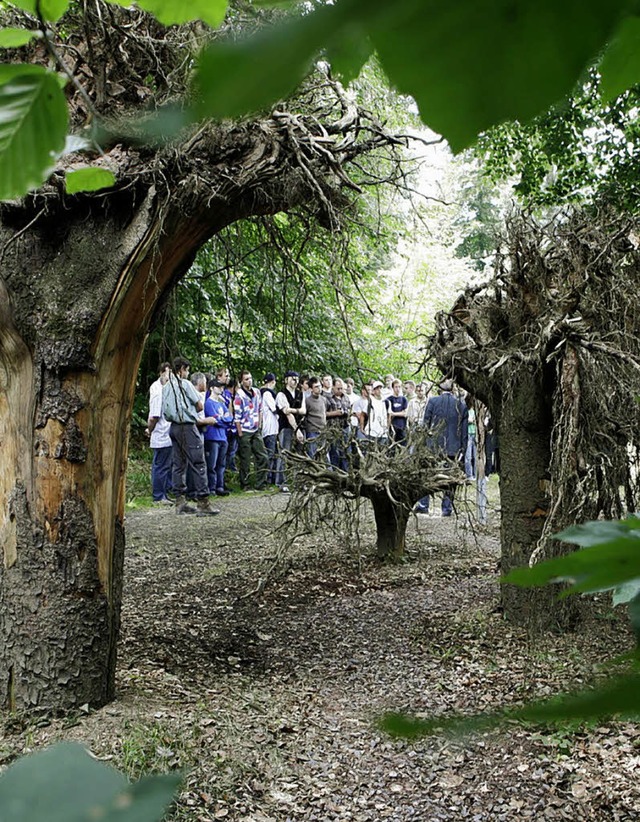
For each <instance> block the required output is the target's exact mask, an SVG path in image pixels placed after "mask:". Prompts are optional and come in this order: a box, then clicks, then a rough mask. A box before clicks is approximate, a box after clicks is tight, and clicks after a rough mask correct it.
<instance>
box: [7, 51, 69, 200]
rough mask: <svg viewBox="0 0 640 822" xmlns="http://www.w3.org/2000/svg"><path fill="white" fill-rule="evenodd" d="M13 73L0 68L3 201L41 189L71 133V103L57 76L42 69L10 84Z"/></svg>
mask: <svg viewBox="0 0 640 822" xmlns="http://www.w3.org/2000/svg"><path fill="white" fill-rule="evenodd" d="M10 68H12V67H9V66H0V83H1V85H0V200H8V199H13V198H15V197H22V196H23V195H24V194H26V193H27V191H29V190H30V189H32V188H37V187H38V186H40V185H41V184H42V183H43V182H44V181H45V180H46V179H47V177H48V176H49V174H50V173H51V171H52V170H53V167H54V164H55V161H56V159H57V157H59V156H60V153H61V152H62V151H63V149H64V144H65V138H66V133H67V119H68V117H67V103H66V100H65V97H64V94H63V93H62V90H61V88H60V85H59V83H58V79H57V77H56V75H55V74H52V73H50V72H47V71H45V70H44V69H40V70H39V71H33V70H32V71H29V72H24V73H17V74H16V75H14V76H13V77H12V78H11V79H8V80H6V81H5V80H3V75H4V77H5V78H6V77H7V76H8V75H10V74H11V72H10V71H7V69H10ZM38 68H39V67H37V66H33V67H32V69H38Z"/></svg>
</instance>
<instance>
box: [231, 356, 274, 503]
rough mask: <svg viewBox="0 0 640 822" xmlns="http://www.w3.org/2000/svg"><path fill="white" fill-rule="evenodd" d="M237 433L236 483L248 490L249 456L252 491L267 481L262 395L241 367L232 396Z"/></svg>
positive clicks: (262, 486)
mask: <svg viewBox="0 0 640 822" xmlns="http://www.w3.org/2000/svg"><path fill="white" fill-rule="evenodd" d="M233 409H234V416H235V422H236V431H237V433H238V457H239V459H240V472H239V473H240V487H241V488H242V490H243V491H249V490H250V488H249V474H250V471H251V458H252V457H253V463H254V465H255V469H256V491H264V488H265V485H266V483H267V466H268V464H269V460H268V459H267V452H266V450H265V447H264V443H263V441H262V396H261V394H260V392H259V391H258V390H257V389H256V388H254V387H253V377H252V375H251V371H242V372H241V374H240V385H239V386H238V389H237V391H236V395H235V398H234V400H233Z"/></svg>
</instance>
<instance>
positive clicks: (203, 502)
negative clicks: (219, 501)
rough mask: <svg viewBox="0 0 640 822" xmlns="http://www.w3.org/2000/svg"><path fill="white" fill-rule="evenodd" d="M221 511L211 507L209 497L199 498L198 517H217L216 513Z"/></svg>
mask: <svg viewBox="0 0 640 822" xmlns="http://www.w3.org/2000/svg"><path fill="white" fill-rule="evenodd" d="M219 513H220V511H219V510H218V509H217V508H212V507H211V503H210V502H209V498H208V497H204V498H203V499H199V500H198V510H197V511H196V516H197V517H215V515H216V514H219Z"/></svg>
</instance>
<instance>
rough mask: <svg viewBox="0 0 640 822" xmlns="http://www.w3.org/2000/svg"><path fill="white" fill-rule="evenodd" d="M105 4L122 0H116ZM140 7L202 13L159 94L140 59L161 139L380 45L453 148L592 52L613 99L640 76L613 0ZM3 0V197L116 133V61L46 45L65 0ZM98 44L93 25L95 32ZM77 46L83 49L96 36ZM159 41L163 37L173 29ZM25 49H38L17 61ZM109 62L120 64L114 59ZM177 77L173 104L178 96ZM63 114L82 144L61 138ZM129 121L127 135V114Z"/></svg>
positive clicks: (266, 102) (549, 93)
mask: <svg viewBox="0 0 640 822" xmlns="http://www.w3.org/2000/svg"><path fill="white" fill-rule="evenodd" d="M110 2H111V3H112V4H116V5H120V4H121V5H125V4H124V3H122V2H121V0H110ZM138 5H139V6H140V7H141V8H143V9H145V10H147V11H150V12H152V13H153V14H155V15H156V16H157V18H158V20H159V21H160V22H161V23H162V24H164V25H169V26H173V25H174V24H185V23H188V20H198V19H199V20H202V21H203V22H204V23H205V24H206V25H205V26H204V27H202V26H198V25H194V24H192V23H190V24H188V25H189V26H190V32H191V35H192V46H193V51H194V55H195V58H194V59H195V64H194V68H195V70H194V71H191V66H192V63H191V58H190V57H187V59H184V57H185V55H184V54H183V59H182V60H178V61H177V62H176V63H173V64H172V63H169V65H170V66H171V71H170V72H169V74H170V75H171V78H170V79H171V84H170V85H171V87H172V93H171V94H169V95H166V94H163V93H162V88H163V86H167V82H166V81H167V79H168V73H167V72H166V71H165V70H164V69H163V68H162V63H161V62H160V61H157V62H156V63H155V65H154V64H153V62H151V63H150V68H149V75H148V76H145V75H144V74H143V75H141V77H142V78H144V79H143V81H142V83H140V82H139V83H138V84H137V89H138V93H139V94H142V95H143V97H146V98H148V102H149V117H148V118H147V122H146V123H144V124H143V123H140V122H137V123H136V124H135V128H134V129H133V131H134V132H135V133H136V134H137V136H138V139H140V138H141V137H142V138H145V135H146V139H149V138H150V137H151V136H152V135H154V134H155V135H157V134H158V133H160V134H163V135H164V136H171V135H172V134H175V133H176V132H177V131H178V130H179V129H181V128H183V127H185V126H188V125H189V124H194V123H198V122H200V121H201V120H202V119H203V118H211V117H213V118H217V119H218V120H221V119H224V118H228V117H232V118H237V117H242V116H245V115H247V114H248V113H252V112H254V113H255V112H259V111H264V110H266V109H269V108H271V107H272V106H274V105H275V104H277V102H278V101H279V100H281V99H283V98H285V97H288V96H289V95H291V94H292V93H293V91H294V90H295V89H296V88H297V87H298V86H299V85H300V83H301V82H302V81H303V79H304V78H305V77H306V76H307V75H308V73H309V71H310V69H311V67H312V66H313V64H314V62H315V61H316V60H317V59H318V57H319V56H323V58H324V59H326V60H327V61H328V62H329V64H330V65H331V67H332V71H333V72H334V74H335V75H336V76H339V77H341V78H342V79H343V80H344V81H345V82H348V81H350V80H352V79H353V78H354V77H356V76H357V75H358V73H359V71H360V70H361V68H362V66H363V65H364V64H365V62H366V61H367V59H368V58H369V57H370V56H371V54H372V53H373V52H374V51H375V52H376V53H377V54H378V56H379V58H380V60H381V63H382V66H383V68H384V70H385V72H386V73H387V75H388V76H389V78H390V81H391V83H392V84H393V85H394V86H395V87H396V88H397V89H398V90H399V91H400V92H401V93H403V94H409V95H411V96H412V97H413V98H414V99H415V100H416V102H417V105H418V108H419V110H420V113H421V116H422V118H423V120H424V121H425V122H426V123H428V124H429V125H430V126H431V127H432V128H433V129H434V130H436V131H437V132H439V133H441V134H443V135H444V136H445V137H446V138H447V140H448V141H449V143H450V145H451V146H452V148H453V149H454V150H456V151H457V150H460V149H462V148H464V147H466V146H468V145H469V144H470V143H472V142H473V141H474V139H475V137H476V136H477V134H478V133H480V132H481V131H484V130H486V129H488V128H489V127H491V126H494V125H496V124H498V123H500V122H503V121H505V120H510V119H519V120H528V119H530V118H531V117H534V116H535V115H536V114H539V113H540V112H541V111H544V110H545V109H546V108H547V107H548V106H549V105H551V104H553V103H555V102H556V101H558V100H560V99H562V98H563V97H566V96H567V95H568V94H569V93H570V92H571V90H572V89H573V88H574V87H575V85H576V83H577V82H578V80H579V79H580V77H581V76H583V75H584V73H585V71H586V70H587V68H588V67H589V66H590V65H591V64H593V63H594V62H598V63H599V67H600V72H601V74H602V89H603V95H604V97H605V99H607V100H608V99H612V98H613V97H615V96H616V95H618V94H619V93H621V92H622V91H624V90H625V89H626V88H628V87H630V86H632V85H633V84H634V83H635V82H636V81H637V80H638V79H639V78H640V57H638V49H637V48H635V44H636V41H637V38H638V28H639V24H638V18H637V17H635V16H634V15H633V8H632V7H630V6H629V4H628V3H627V2H623V0H612V2H610V3H607V4H602V3H600V2H597V0H592V2H590V3H588V4H587V5H586V6H585V4H584V3H577V2H569V3H563V4H560V5H559V4H557V3H555V2H553V0H544V2H542V3H535V4H533V3H531V2H526V0H519V2H516V3H513V2H510V3H506V2H504V3H502V2H501V3H495V2H491V0H483V2H470V0H467V1H466V2H462V3H456V4H455V5H450V4H449V5H447V4H443V3H437V2H432V0H399V2H396V3H394V4H393V5H392V6H391V5H389V4H388V3H386V2H382V0H366V1H365V0H339V2H336V3H323V2H316V3H314V4H313V6H312V7H311V8H309V7H308V6H302V7H299V6H298V5H297V4H296V3H284V4H282V3H278V4H277V5H279V6H284V7H285V8H286V9H287V11H286V12H282V11H279V12H277V13H274V12H272V11H269V12H268V13H267V12H266V11H265V9H266V7H268V6H270V5H272V4H271V3H269V2H262V0H256V2H254V3H253V4H249V5H248V7H247V8H249V9H252V10H253V12H254V16H255V13H257V14H258V15H259V16H262V17H264V16H268V17H275V18H276V23H275V24H274V25H271V26H268V27H263V26H258V27H257V30H256V31H255V32H254V33H253V34H252V35H250V36H249V37H246V36H244V37H242V36H241V37H238V36H236V32H235V30H234V26H233V25H232V23H233V14H230V15H229V16H228V17H227V21H228V22H227V24H226V26H225V28H223V30H222V31H221V35H220V36H215V37H212V36H211V34H210V33H209V31H208V30H207V27H208V26H211V27H214V28H215V27H217V26H219V25H220V24H221V23H222V21H223V19H225V14H226V12H227V6H226V3H225V2H224V0H217V2H207V1H206V0H201V2H199V3H193V4H190V7H189V13H188V14H187V13H185V6H184V4H183V3H181V2H178V1H177V0H142V2H140V3H139V4H138ZM107 8H109V7H107ZM111 8H112V9H114V5H112V6H111ZM2 9H3V20H4V22H5V28H4V29H2V30H1V31H0V47H4V48H5V49H7V56H8V57H9V61H10V63H9V64H5V65H3V66H1V67H0V68H1V71H0V110H2V111H3V116H2V124H3V125H2V130H1V131H0V180H1V181H2V185H1V188H0V198H2V199H7V198H13V197H17V196H21V195H22V194H24V193H26V192H27V191H28V190H30V189H31V188H34V187H37V186H38V185H39V184H41V183H42V182H43V181H44V180H45V179H46V177H47V176H48V174H49V173H50V172H51V170H52V169H53V167H54V166H55V163H56V161H57V160H58V158H60V156H61V155H62V154H63V152H64V151H65V150H66V149H68V148H69V147H70V145H72V146H73V148H74V149H77V148H78V147H79V146H83V147H84V148H86V149H87V150H89V151H90V152H92V153H93V155H94V157H95V154H96V152H98V154H99V152H100V149H101V147H103V146H104V145H106V144H108V143H109V142H110V141H111V140H112V139H113V137H114V135H115V134H118V135H120V136H122V133H123V126H122V124H117V123H114V122H113V119H112V118H111V117H107V116H105V114H103V112H102V111H101V106H100V103H101V98H104V92H105V90H106V87H105V80H107V79H108V74H109V73H111V74H114V75H115V73H117V72H114V71H113V66H111V70H110V72H108V73H107V76H104V75H103V76H102V78H101V79H100V77H99V76H97V75H86V76H80V77H78V76H77V71H74V68H73V65H74V64H75V67H76V69H77V68H78V67H79V65H81V64H82V63H85V62H87V55H86V54H85V53H83V49H82V47H80V48H79V47H78V45H77V44H76V43H72V42H68V43H67V48H66V49H64V50H62V49H60V50H59V49H57V48H56V46H55V41H56V38H60V37H61V35H63V34H64V32H65V31H66V29H67V26H68V18H69V17H70V16H73V15H74V13H75V8H74V7H73V6H69V3H68V0H17V2H15V3H8V2H6V0H3V3H2ZM234 13H235V12H234ZM98 17H99V24H100V25H101V26H102V27H103V29H104V27H105V26H109V25H113V24H114V23H115V24H116V25H117V21H118V18H117V15H114V14H113V12H112V11H106V12H105V19H104V20H103V19H102V17H101V15H100V13H99V14H98ZM120 31H127V30H126V29H123V28H122V27H121V28H120ZM127 37H128V40H129V45H131V44H132V43H135V36H134V31H132V30H128V32H127ZM62 39H64V38H62ZM108 40H109V38H108V37H103V38H102V40H99V41H96V43H98V42H102V43H103V44H104V43H107V42H108ZM156 41H157V38H156ZM86 45H87V46H88V48H89V49H91V47H92V44H91V38H89V42H88V43H87V44H86ZM147 45H149V43H147ZM165 47H168V48H169V49H170V48H171V37H170V36H169V37H168V38H166V39H165V40H164V42H163V45H162V48H163V49H164V48H165ZM74 50H75V51H74ZM154 51H155V46H154V47H153V48H152V49H151V52H154ZM34 53H35V54H39V55H40V59H39V60H36V61H33V60H30V61H28V62H25V57H27V58H28V57H29V56H33V55H34ZM91 56H92V55H90V57H91ZM155 56H156V57H157V56H158V55H155ZM70 58H71V59H70ZM34 62H35V63H37V64H36V65H33V63H34ZM115 63H116V64H118V66H119V69H120V71H122V70H123V65H122V61H119V60H116V61H115ZM49 65H51V66H53V69H51V68H49V67H48V66H49ZM124 69H125V70H126V63H125V64H124ZM178 76H179V77H180V78H181V84H182V91H183V94H182V95H179V96H180V97H181V98H182V100H181V101H180V102H178V100H177V99H176V98H175V88H176V79H177V77H178ZM87 80H90V84H91V85H93V86H94V88H93V93H92V94H91V95H89V94H87V92H86V90H85V89H84V87H83V83H84V82H85V81H87ZM67 83H70V84H71V86H70V88H72V91H71V92H67V93H68V94H69V95H70V96H71V97H77V96H78V95H79V96H80V97H82V98H83V101H84V105H85V108H86V111H85V115H86V116H85V119H84V122H79V121H78V120H77V118H76V117H75V116H74V115H75V114H77V108H76V110H75V111H72V117H71V118H69V114H68V112H67V102H66V99H65V92H64V86H65V85H66V84H67ZM114 84H115V85H119V86H120V88H121V89H122V91H121V92H120V93H124V92H125V86H124V85H122V84H119V83H117V80H114ZM112 91H113V88H112ZM185 95H186V96H185ZM70 119H71V122H72V123H73V124H74V128H73V129H72V131H73V133H74V135H75V137H80V142H79V141H78V140H77V139H75V140H73V141H71V144H70V143H69V141H68V140H67V131H68V123H69V120H70ZM127 130H128V131H129V133H131V130H132V129H131V126H129V127H127V128H124V131H125V132H126V131H127ZM92 165H93V164H92ZM96 165H98V166H99V165H100V163H96ZM108 171H109V169H103V170H102V173H101V174H99V175H96V174H94V173H89V171H87V169H79V168H77V169H73V170H72V171H70V174H73V176H71V178H70V181H69V185H70V186H71V190H75V189H77V188H79V187H81V186H85V187H88V188H94V189H95V188H99V187H100V186H103V185H105V184H107V183H108V182H109V179H112V178H109V177H108V176H107V174H106V173H105V172H108ZM78 172H82V174H81V175H80V176H78Z"/></svg>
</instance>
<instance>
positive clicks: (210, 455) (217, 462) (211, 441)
mask: <svg viewBox="0 0 640 822" xmlns="http://www.w3.org/2000/svg"><path fill="white" fill-rule="evenodd" d="M207 387H208V389H209V391H208V394H207V398H206V399H205V401H204V420H203V422H205V423H206V424H207V427H206V429H205V432H204V453H205V458H206V461H207V480H208V483H209V493H210V494H216V496H218V497H226V496H228V495H229V492H228V491H226V490H225V487H224V472H225V470H226V467H227V448H228V443H227V431H228V429H229V427H230V426H231V425H232V424H233V414H231V412H230V411H229V408H228V406H227V403H226V402H225V399H224V397H223V396H222V391H223V389H224V387H225V383H223V382H220V381H219V380H217V379H212V380H209V383H208V386H207Z"/></svg>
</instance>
